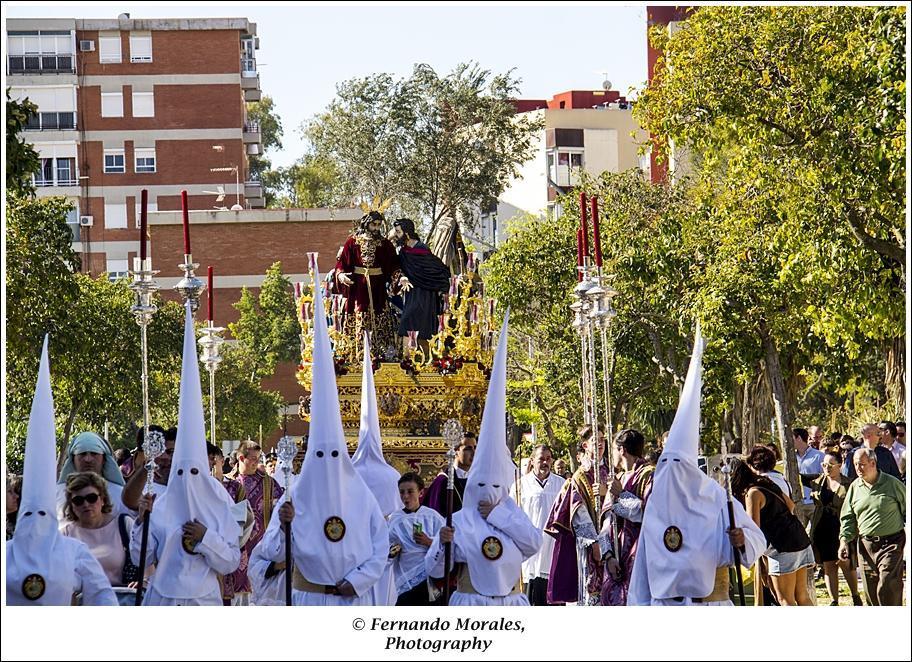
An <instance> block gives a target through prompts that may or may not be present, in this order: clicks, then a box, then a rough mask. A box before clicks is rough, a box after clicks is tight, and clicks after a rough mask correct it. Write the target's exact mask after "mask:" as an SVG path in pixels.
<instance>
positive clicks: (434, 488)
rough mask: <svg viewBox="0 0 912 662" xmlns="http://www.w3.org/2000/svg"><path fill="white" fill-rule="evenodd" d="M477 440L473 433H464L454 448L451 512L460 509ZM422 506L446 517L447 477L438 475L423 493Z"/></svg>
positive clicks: (443, 474)
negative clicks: (454, 460)
mask: <svg viewBox="0 0 912 662" xmlns="http://www.w3.org/2000/svg"><path fill="white" fill-rule="evenodd" d="M477 444H478V440H477V439H476V438H475V433H474V432H466V433H465V434H464V435H463V437H462V441H461V442H460V443H459V445H458V446H457V447H456V463H455V466H454V467H453V512H454V513H455V512H458V511H459V510H460V509H461V508H462V496H463V494H464V493H465V486H466V477H467V476H468V474H469V467H471V466H472V460H473V459H474V458H475V446H476V445H477ZM421 505H422V506H427V507H428V508H433V509H434V510H436V511H437V512H438V513H440V514H441V515H443V516H444V517H446V516H447V475H446V474H445V473H441V474H438V475H437V477H436V478H434V480H433V481H432V482H431V484H430V485H429V486H428V488H427V490H425V492H424V498H423V499H422V500H421Z"/></svg>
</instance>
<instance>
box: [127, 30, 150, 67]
mask: <svg viewBox="0 0 912 662" xmlns="http://www.w3.org/2000/svg"><path fill="white" fill-rule="evenodd" d="M151 61H152V33H151V32H139V33H138V32H133V33H130V62H151Z"/></svg>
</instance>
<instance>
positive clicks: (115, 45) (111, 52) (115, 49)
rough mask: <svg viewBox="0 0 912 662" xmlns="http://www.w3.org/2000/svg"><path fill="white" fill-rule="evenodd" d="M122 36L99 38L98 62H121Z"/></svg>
mask: <svg viewBox="0 0 912 662" xmlns="http://www.w3.org/2000/svg"><path fill="white" fill-rule="evenodd" d="M120 60H121V58H120V35H119V34H118V35H116V36H109V37H101V36H99V37H98V61H99V62H101V63H102V64H112V63H116V62H120Z"/></svg>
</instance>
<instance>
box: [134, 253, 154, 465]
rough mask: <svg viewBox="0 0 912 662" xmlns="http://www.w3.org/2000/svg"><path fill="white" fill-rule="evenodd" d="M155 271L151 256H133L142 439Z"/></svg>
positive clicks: (146, 419) (145, 427) (146, 415)
mask: <svg viewBox="0 0 912 662" xmlns="http://www.w3.org/2000/svg"><path fill="white" fill-rule="evenodd" d="M157 273H158V272H157V271H153V270H152V258H150V257H147V258H145V259H144V260H143V259H140V258H138V257H134V258H133V271H132V276H133V282H132V283H130V289H131V290H133V292H134V294H135V295H136V303H134V304H133V306H132V307H131V308H130V312H132V313H133V315H134V316H135V317H136V323H137V324H138V325H139V338H140V347H141V352H142V398H143V439H148V438H149V418H150V417H149V336H148V328H149V324H150V323H151V322H152V316H153V315H155V312H156V311H157V310H158V306H156V305H155V302H154V301H153V300H152V297H153V295H154V294H155V293H156V292H157V291H158V283H156V282H155V274H157ZM153 467H154V464H153Z"/></svg>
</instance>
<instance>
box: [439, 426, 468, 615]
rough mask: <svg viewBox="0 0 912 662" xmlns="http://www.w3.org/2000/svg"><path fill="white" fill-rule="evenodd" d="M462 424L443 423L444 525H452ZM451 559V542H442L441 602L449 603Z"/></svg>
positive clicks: (462, 431)
mask: <svg viewBox="0 0 912 662" xmlns="http://www.w3.org/2000/svg"><path fill="white" fill-rule="evenodd" d="M464 432H465V431H464V430H463V429H462V424H461V423H460V422H459V421H458V420H457V419H455V418H451V419H448V420H447V421H446V422H445V423H444V424H443V438H444V439H445V440H446V443H447V446H449V447H450V450H448V451H447V508H446V525H447V526H448V527H451V526H453V490H454V489H455V484H454V482H453V481H454V473H455V466H454V464H455V461H456V447H457V446H458V445H459V442H460V441H461V440H462V437H463V435H464ZM452 559H453V543H451V542H448V543H445V544H444V548H443V604H444V605H448V604H450V566H451V565H452Z"/></svg>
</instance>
